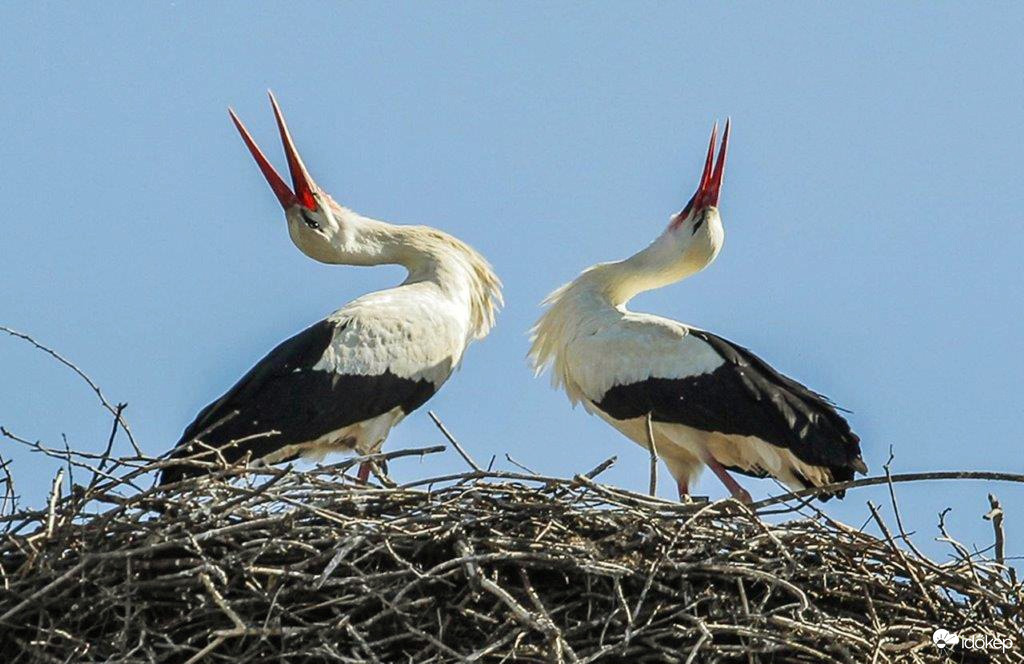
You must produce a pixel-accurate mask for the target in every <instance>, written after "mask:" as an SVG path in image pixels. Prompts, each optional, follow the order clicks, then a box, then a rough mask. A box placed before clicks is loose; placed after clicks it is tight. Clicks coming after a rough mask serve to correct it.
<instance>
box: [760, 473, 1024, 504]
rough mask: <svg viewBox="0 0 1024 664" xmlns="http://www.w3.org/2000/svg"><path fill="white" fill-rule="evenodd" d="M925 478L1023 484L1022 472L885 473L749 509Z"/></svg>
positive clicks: (776, 498) (793, 493) (773, 499)
mask: <svg viewBox="0 0 1024 664" xmlns="http://www.w3.org/2000/svg"><path fill="white" fill-rule="evenodd" d="M925 480H994V481H997V482H1016V483H1019V484H1024V474H1020V473H1000V472H995V471H990V470H939V471H935V472H931V473H900V474H898V475H889V476H888V477H886V476H885V475H882V476H879V477H865V478H864V479H860V480H852V481H850V482H833V483H832V484H823V485H822V486H818V487H811V488H810V489H801V490H800V491H791V492H789V493H787V494H785V495H782V496H773V497H771V498H765V499H764V500H759V501H757V502H756V503H754V504H753V505H751V506H750V509H752V510H755V511H756V510H759V509H761V508H762V507H769V506H771V505H779V504H781V503H784V502H786V501H787V500H793V499H794V498H803V497H804V496H817V495H819V494H825V493H834V492H836V491H845V490H847V489H857V488H860V487H862V486H878V485H879V484H887V483H889V482H893V483H900V482H921V481H925Z"/></svg>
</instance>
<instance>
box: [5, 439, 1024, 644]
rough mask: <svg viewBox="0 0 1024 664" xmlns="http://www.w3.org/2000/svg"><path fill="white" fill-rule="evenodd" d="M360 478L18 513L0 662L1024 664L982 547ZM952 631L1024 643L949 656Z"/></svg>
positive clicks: (1005, 571) (568, 496)
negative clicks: (942, 632)
mask: <svg viewBox="0 0 1024 664" xmlns="http://www.w3.org/2000/svg"><path fill="white" fill-rule="evenodd" d="M425 451H436V449H435V450H410V451H405V452H398V453H392V454H390V455H382V456H388V457H391V458H394V457H399V456H403V455H409V454H415V453H423V452H425ZM353 463H354V461H347V462H344V463H341V464H336V465H334V466H328V467H324V468H319V469H317V470H313V471H308V472H297V471H294V470H279V469H260V470H251V469H249V470H246V469H238V468H235V469H226V470H223V471H221V472H220V473H216V474H215V475H214V476H213V477H209V478H203V479H199V480H194V481H189V482H183V483H181V484H179V485H177V486H172V487H171V488H169V489H145V488H143V487H142V486H140V485H139V483H140V482H141V481H142V479H143V478H144V477H146V473H147V469H146V468H139V467H137V466H138V464H136V467H135V468H134V469H132V470H129V471H125V470H124V467H121V468H119V471H120V472H119V476H118V477H117V478H115V477H114V475H113V474H112V472H111V470H112V469H111V468H110V467H108V468H107V469H106V470H100V471H99V473H98V474H94V476H93V479H92V481H90V482H89V485H88V487H81V486H80V487H78V488H77V489H76V490H75V491H73V492H72V494H71V495H70V496H64V497H60V496H59V495H57V492H55V493H54V495H53V496H52V497H51V501H50V503H49V505H48V506H46V507H45V508H44V509H41V510H38V511H28V510H21V511H18V512H16V513H14V514H12V515H9V516H7V517H5V519H4V520H5V522H6V534H5V536H4V537H3V540H2V543H0V565H2V570H0V573H2V579H0V581H2V583H0V586H2V589H0V661H2V662H5V663H7V664H16V663H20V662H100V661H103V662H198V661H204V662H217V661H224V662H231V663H232V664H238V663H240V662H262V661H270V660H273V661H288V662H305V661H339V662H457V661H459V662H461V661H481V662H500V661H516V662H557V661H565V662H592V661H610V662H615V661H623V662H680V661H682V662H745V663H749V662H767V661H772V662H815V663H818V662H849V663H860V662H903V661H922V662H930V661H944V660H946V659H948V657H949V654H950V653H951V652H952V654H953V656H954V657H955V660H956V661H978V662H982V661H1006V662H1021V661H1024V656H1022V655H1021V652H1020V651H1021V650H1022V648H1021V647H1020V646H1021V644H1022V643H1024V641H1022V639H1021V634H1022V627H1024V615H1022V611H1021V609H1022V591H1021V587H1020V585H1019V584H1017V583H1016V579H1015V578H1014V577H1013V576H1012V570H1010V569H1009V568H1007V567H1006V566H1003V565H999V564H997V563H995V562H993V561H986V560H983V559H980V558H978V557H977V556H976V555H969V554H968V552H967V551H966V549H964V550H963V551H962V554H963V555H961V556H959V557H958V558H957V559H956V560H953V561H952V562H945V563H941V564H940V563H936V562H933V561H931V560H928V559H926V558H924V557H923V556H920V555H918V554H916V553H915V552H914V550H913V549H907V550H904V548H898V547H896V546H895V545H894V543H893V540H894V537H892V536H888V535H887V537H886V538H883V539H878V538H876V537H873V536H870V535H867V534H865V533H862V532H859V531H858V530H857V529H855V528H850V527H847V526H844V525H842V524H839V523H837V522H835V521H832V520H830V519H829V518H828V517H826V516H825V515H824V514H821V513H820V512H816V511H814V512H811V513H807V512H805V513H804V515H803V516H801V517H799V518H797V519H796V520H792V521H789V522H787V523H784V524H781V525H780V524H772V523H769V522H767V521H765V520H764V519H763V518H761V516H759V515H758V514H757V513H756V512H755V511H752V510H751V509H749V508H747V507H746V506H742V505H740V504H738V503H736V502H734V501H731V500H730V501H722V502H719V503H712V504H706V503H703V504H700V503H698V504H691V505H683V504H676V503H671V502H668V501H663V500H659V499H657V498H651V497H649V496H646V495H642V494H636V493H632V492H628V491H624V490H621V489H616V488H613V487H610V486H606V485H601V484H598V483H597V482H595V481H594V479H593V477H594V476H595V475H596V474H597V473H598V472H599V470H600V469H595V471H592V472H591V473H589V474H586V475H578V476H576V477H574V478H571V479H558V478H549V477H542V476H538V475H531V474H529V473H527V472H525V471H524V472H523V473H506V472H489V471H486V470H471V471H469V472H468V473H466V474H465V475H459V476H448V477H444V478H435V479H432V480H423V481H419V482H415V483H413V484H409V485H404V486H393V485H392V483H391V482H389V481H388V480H387V479H386V478H380V480H381V486H375V485H370V486H358V485H356V484H355V483H354V482H353V480H352V479H351V477H352V476H351V474H349V473H348V472H347V471H348V470H349V469H350V468H351V467H352V464H353ZM802 509H805V510H806V509H807V508H806V506H805V507H804V508H802ZM879 525H881V526H882V527H883V530H884V528H885V526H884V524H882V523H881V521H880V520H879ZM885 532H886V533H888V531H887V530H886V531H885ZM895 539H899V535H896V536H895ZM937 626H951V627H955V628H956V629H958V630H959V631H960V632H961V634H968V633H970V634H978V635H987V636H988V637H991V638H999V639H1006V638H1010V639H1012V640H1013V644H1014V645H1013V647H1012V648H1010V649H1005V648H1004V649H989V650H985V651H971V650H967V649H964V648H959V647H956V648H950V649H946V650H940V649H939V648H938V647H937V646H935V645H934V644H933V643H932V634H933V632H934V630H935V629H936V627H937Z"/></svg>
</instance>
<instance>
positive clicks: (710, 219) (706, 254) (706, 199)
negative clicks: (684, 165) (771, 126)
mask: <svg viewBox="0 0 1024 664" xmlns="http://www.w3.org/2000/svg"><path fill="white" fill-rule="evenodd" d="M729 125H730V122H729V120H726V121H725V132H724V133H723V134H722V146H721V148H719V150H718V160H717V162H713V158H714V153H715V143H716V141H717V138H718V123H717V122H716V123H715V126H714V128H713V129H712V130H711V142H710V143H709V144H708V154H707V157H705V159H704V171H703V172H702V173H701V176H700V182H699V183H698V185H697V191H696V193H694V194H693V197H692V198H690V202H689V203H687V204H686V207H684V208H683V209H682V210H680V211H679V212H678V213H676V214H675V215H673V216H672V221H671V222H670V223H669V225H668V229H667V230H666V231H665V234H666V235H667V236H669V237H670V238H671V240H672V241H673V244H674V245H675V246H676V247H678V248H679V249H680V250H681V251H682V252H683V253H684V262H685V263H687V264H688V265H689V266H690V267H692V268H694V269H695V270H699V269H701V268H703V267H704V266H705V265H707V264H708V263H710V262H711V261H713V260H714V259H715V256H717V255H718V252H719V250H720V249H721V248H722V242H723V240H724V237H725V232H724V230H723V229H722V218H721V217H720V216H719V214H718V195H719V193H720V192H721V190H722V176H723V175H724V174H725V156H726V152H727V151H728V149H729Z"/></svg>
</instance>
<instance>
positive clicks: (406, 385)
mask: <svg viewBox="0 0 1024 664" xmlns="http://www.w3.org/2000/svg"><path fill="white" fill-rule="evenodd" d="M270 102H271V105H272V106H273V109H274V115H275V116H276V118H277V127H278V130H279V132H280V134H281V140H282V142H283V143H284V151H285V155H286V157H287V160H288V170H289V172H290V173H291V179H292V185H293V186H292V187H291V188H289V186H288V185H287V184H286V183H285V181H284V180H283V179H282V178H281V176H280V175H278V173H277V171H276V170H274V167H273V166H272V165H271V164H270V162H269V161H268V160H267V158H266V157H265V156H264V154H263V152H262V151H261V150H260V148H259V147H258V146H257V145H256V142H255V141H254V140H253V138H252V136H251V135H250V134H249V131H248V130H247V129H246V128H245V126H244V125H243V124H242V121H241V120H239V119H238V116H237V115H235V112H234V111H233V110H230V109H229V112H230V115H231V119H232V121H233V122H234V124H235V126H236V127H237V128H238V132H239V133H240V134H241V135H242V140H243V141H244V142H245V144H246V146H247V147H248V148H249V152H251V153H252V156H253V157H254V158H255V159H256V164H257V166H259V168H260V170H261V171H262V172H263V176H264V177H265V178H266V179H267V182H268V183H269V184H270V188H271V189H272V190H273V192H274V194H275V195H276V196H277V200H278V201H279V202H280V203H281V207H282V208H284V214H285V221H286V222H287V224H288V234H289V236H290V237H291V239H292V242H294V243H295V245H296V246H297V247H298V248H299V249H300V250H301V251H302V253H304V254H306V255H307V256H309V257H310V258H312V259H314V260H317V261H320V262H322V263H331V264H342V265H381V264H398V265H401V266H403V267H404V268H405V269H406V270H408V277H407V278H406V279H405V281H404V282H402V283H401V284H400V285H399V286H396V287H394V288H389V289H386V290H382V291H377V292H373V293H369V294H367V295H363V296H362V297H359V298H357V299H355V300H353V301H352V302H350V303H349V304H347V305H345V306H344V307H342V308H341V309H339V310H338V311H336V312H334V313H333V314H331V315H330V316H328V317H327V318H326V319H324V320H322V321H320V322H318V323H315V324H313V325H312V326H311V327H309V328H307V329H305V330H303V331H302V332H300V333H298V334H297V335H295V336H294V337H292V338H290V339H288V340H287V341H285V342H283V343H282V344H280V345H279V346H277V348H275V349H274V350H272V351H270V353H269V354H268V355H267V356H266V357H264V358H263V359H262V360H260V361H259V362H258V363H257V364H256V366H254V367H253V368H252V369H250V370H249V372H248V373H246V374H245V375H244V376H243V377H242V378H241V380H239V381H238V383H236V384H235V385H234V387H232V388H231V389H230V390H228V391H227V392H226V393H225V394H224V395H223V396H221V397H220V398H219V399H217V400H216V401H214V402H213V403H211V404H210V405H209V406H207V407H206V408H204V409H203V410H202V411H201V412H200V413H199V415H197V416H196V418H195V421H194V422H192V424H190V425H189V426H188V427H187V428H186V429H185V432H184V434H183V435H182V437H181V440H180V441H179V442H178V444H177V445H176V446H175V448H174V449H173V450H172V451H171V457H172V458H176V459H183V458H190V459H193V460H194V459H198V460H205V461H212V460H217V459H220V460H222V461H226V462H228V463H232V462H236V461H239V460H241V459H243V458H246V457H248V458H251V459H253V460H255V459H261V460H263V461H264V462H268V463H273V462H277V461H286V460H291V459H295V458H297V457H300V456H302V457H313V458H322V457H323V456H324V454H326V453H328V452H331V451H335V450H354V451H356V452H357V453H359V454H370V453H374V452H376V451H378V450H379V449H380V446H381V444H382V443H383V442H384V439H385V438H387V436H388V433H389V432H390V430H391V428H392V427H394V426H395V425H396V424H398V422H400V421H401V420H402V418H404V417H405V416H406V415H408V414H409V413H410V412H412V411H413V410H415V409H416V408H418V407H420V406H421V405H423V403H424V402H426V401H427V400H428V399H429V398H430V397H431V396H433V395H434V393H435V392H437V390H438V389H440V387H441V385H443V384H444V382H445V381H446V380H447V379H448V377H449V376H450V375H451V373H452V371H453V370H454V369H455V368H456V367H457V366H458V365H459V363H460V362H461V361H462V356H463V353H464V352H465V350H466V347H467V346H468V345H469V344H470V343H471V342H473V341H474V340H477V339H481V338H483V337H485V336H486V335H487V333H488V332H489V331H490V329H491V327H492V325H493V324H494V315H495V311H496V309H497V308H498V307H500V306H501V303H502V299H501V282H500V281H499V280H498V278H497V277H496V276H495V274H494V272H493V271H492V270H491V267H490V265H488V263H487V261H486V260H484V258H483V257H482V256H481V255H480V254H479V253H477V252H476V251H475V250H474V249H473V248H471V247H470V246H469V245H467V244H465V243H464V242H462V241H460V240H458V239H457V238H455V237H452V236H451V235H448V234H447V233H443V232H442V231H439V230H437V229H434V228H430V227H428V226H403V225H395V224H390V223H386V222H383V221H378V220H376V219H371V218H369V217H364V216H362V215H359V214H357V213H355V212H353V211H352V210H349V209H347V208H345V207H342V206H341V205H338V204H337V203H336V202H335V201H334V200H333V199H332V198H331V197H330V196H328V195H327V193H326V192H325V191H324V190H323V189H321V188H320V187H319V186H318V185H317V184H316V182H314V181H313V178H312V177H311V176H310V174H309V171H308V170H307V169H306V166H305V165H304V164H303V162H302V158H301V157H300V156H299V152H298V150H296V148H295V144H294V142H293V141H292V138H291V135H290V134H289V132H288V127H287V125H286V124H285V121H284V116H283V115H282V114H281V110H280V108H279V107H278V105H277V101H276V100H275V99H274V96H273V94H271V95H270ZM207 465H209V464H207ZM197 466H199V467H198V468H197ZM369 471H370V468H369V466H368V465H366V464H363V465H362V466H361V467H360V469H359V479H360V480H361V481H365V480H366V479H367V477H368V474H369ZM202 472H203V468H202V464H192V465H190V464H188V463H184V462H183V463H181V464H172V465H170V466H168V467H166V468H165V470H164V471H163V473H162V475H161V478H160V482H161V483H162V484H164V483H169V482H175V481H178V480H179V479H182V478H183V477H186V476H190V475H195V474H199V473H202Z"/></svg>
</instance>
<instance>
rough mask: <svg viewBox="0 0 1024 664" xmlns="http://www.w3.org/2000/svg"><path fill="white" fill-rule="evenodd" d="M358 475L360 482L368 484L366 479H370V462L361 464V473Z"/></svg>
mask: <svg viewBox="0 0 1024 664" xmlns="http://www.w3.org/2000/svg"><path fill="white" fill-rule="evenodd" d="M356 477H357V478H358V479H359V483H360V484H366V481H367V480H368V479H370V464H369V463H366V462H363V463H361V464H359V474H358V475H357V476H356Z"/></svg>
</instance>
